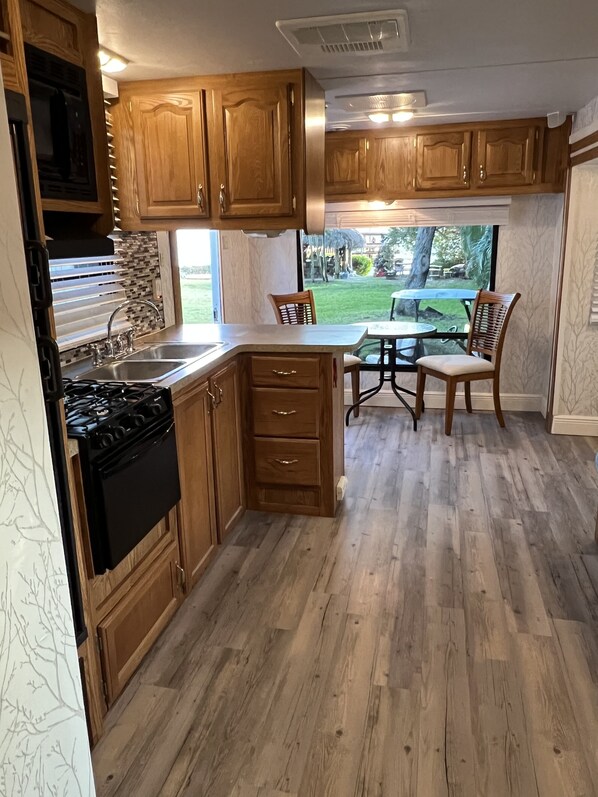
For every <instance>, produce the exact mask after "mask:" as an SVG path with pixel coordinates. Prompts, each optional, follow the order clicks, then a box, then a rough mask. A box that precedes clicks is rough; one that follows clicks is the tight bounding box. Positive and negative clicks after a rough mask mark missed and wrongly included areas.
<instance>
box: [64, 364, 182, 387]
mask: <svg viewBox="0 0 598 797" xmlns="http://www.w3.org/2000/svg"><path fill="white" fill-rule="evenodd" d="M187 363H188V360H180V359H179V360H162V361H144V360H120V361H119V362H111V363H107V364H106V365H100V366H98V367H97V368H92V369H91V370H89V371H86V372H85V373H84V374H81V376H80V377H79V379H96V380H97V381H98V382H158V381H159V380H161V379H164V378H165V377H167V376H170V374H172V373H174V371H177V370H178V369H179V368H182V367H183V366H184V365H187Z"/></svg>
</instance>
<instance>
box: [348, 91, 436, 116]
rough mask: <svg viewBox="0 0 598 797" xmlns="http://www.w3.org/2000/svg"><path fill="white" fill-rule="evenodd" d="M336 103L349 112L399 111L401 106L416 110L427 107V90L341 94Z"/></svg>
mask: <svg viewBox="0 0 598 797" xmlns="http://www.w3.org/2000/svg"><path fill="white" fill-rule="evenodd" d="M334 105H335V106H336V107H337V108H340V109H341V110H343V111H348V112H349V113H371V112H372V111H374V112H375V111H397V110H400V109H401V108H409V110H415V109H418V108H425V107H426V92H425V91H399V92H396V93H394V94H340V95H337V96H336V97H335V98H334Z"/></svg>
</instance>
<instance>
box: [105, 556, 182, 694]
mask: <svg viewBox="0 0 598 797" xmlns="http://www.w3.org/2000/svg"><path fill="white" fill-rule="evenodd" d="M177 558H178V548H177V545H176V544H173V545H171V546H169V547H168V548H167V549H166V550H165V551H164V552H163V553H162V554H161V555H160V557H159V558H158V559H157V560H156V561H155V562H154V564H153V566H152V567H151V569H150V570H149V571H148V572H147V573H146V575H145V577H144V578H143V579H142V580H141V581H139V582H138V583H137V584H136V585H135V586H134V587H133V588H132V589H131V590H130V591H129V592H128V593H127V594H126V595H125V596H124V597H123V598H122V600H121V601H120V602H119V603H118V604H117V605H116V607H115V608H114V609H113V610H112V611H111V612H110V613H109V614H108V615H107V616H106V617H105V618H104V619H103V620H102V621H101V622H100V623H98V634H99V636H100V640H101V644H102V653H101V658H102V669H103V672H104V679H105V682H106V692H107V695H106V697H107V702H108V705H110V704H111V703H113V702H114V700H115V699H116V697H118V695H119V694H120V692H122V690H123V688H124V686H125V684H126V683H127V681H128V680H129V678H130V677H131V675H133V673H134V672H135V670H136V669H137V667H138V665H139V663H140V662H141V660H142V658H143V657H144V656H145V654H146V653H147V652H148V650H149V649H150V647H151V646H152V645H153V644H154V642H155V641H156V639H157V638H158V635H159V634H160V632H161V631H162V630H163V628H165V627H166V625H167V624H168V622H169V620H170V618H171V617H172V615H173V614H174V612H175V611H176V608H177V606H178V603H179V591H178V587H177V579H176V564H177Z"/></svg>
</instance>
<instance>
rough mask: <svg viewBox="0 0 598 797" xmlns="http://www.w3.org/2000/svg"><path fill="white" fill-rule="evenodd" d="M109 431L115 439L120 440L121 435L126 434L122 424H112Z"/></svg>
mask: <svg viewBox="0 0 598 797" xmlns="http://www.w3.org/2000/svg"><path fill="white" fill-rule="evenodd" d="M110 431H111V432H112V434H113V435H114V439H115V440H122V439H123V437H124V436H125V435H126V433H127V430H126V429H125V427H124V426H113V427H112V428H111V429H110Z"/></svg>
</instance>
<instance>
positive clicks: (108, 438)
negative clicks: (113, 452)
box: [99, 432, 114, 448]
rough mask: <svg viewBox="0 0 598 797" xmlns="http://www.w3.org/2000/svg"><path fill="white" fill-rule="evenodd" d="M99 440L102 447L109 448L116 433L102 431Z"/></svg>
mask: <svg viewBox="0 0 598 797" xmlns="http://www.w3.org/2000/svg"><path fill="white" fill-rule="evenodd" d="M99 442H100V448H109V447H110V446H111V445H112V443H114V435H113V434H112V433H111V432H102V434H101V435H100V441H99Z"/></svg>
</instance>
